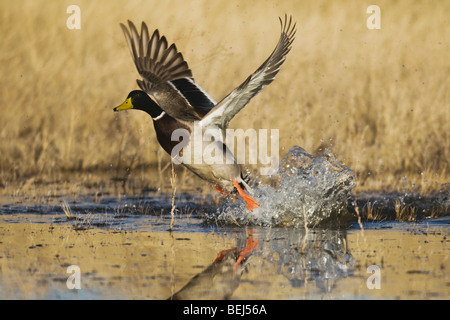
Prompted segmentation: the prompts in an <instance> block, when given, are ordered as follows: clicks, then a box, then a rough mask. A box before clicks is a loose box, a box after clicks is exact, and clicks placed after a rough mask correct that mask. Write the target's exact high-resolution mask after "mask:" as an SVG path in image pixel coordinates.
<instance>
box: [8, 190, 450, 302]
mask: <svg viewBox="0 0 450 320" xmlns="http://www.w3.org/2000/svg"><path fill="white" fill-rule="evenodd" d="M167 198H170V196H169V195H160V196H159V197H155V198H152V199H151V201H150V200H148V199H147V200H144V199H140V198H121V199H117V198H115V199H114V198H103V199H101V200H100V201H99V200H98V199H97V201H96V202H95V201H93V200H89V199H84V200H77V201H74V202H69V206H70V208H71V210H72V214H73V216H74V217H75V219H72V220H68V219H67V217H66V215H65V214H64V213H63V212H62V209H61V207H60V206H51V205H47V206H45V205H32V204H28V205H24V204H23V203H17V204H9V205H3V206H2V207H1V209H0V239H1V240H0V263H1V264H0V266H1V273H0V298H1V299H15V298H28V299H86V298H88V299H111V298H114V299H167V298H170V297H173V298H180V299H197V298H201V299H225V298H230V299H378V298H387V299H449V298H450V272H449V270H450V269H449V268H450V259H449V257H450V251H449V250H450V246H449V244H450V243H449V241H450V217H448V216H446V217H441V218H436V219H423V220H421V221H420V222H414V223H409V222H395V221H382V222H372V223H369V222H364V223H362V224H361V225H362V227H363V229H362V230H361V228H360V224H358V222H356V221H353V222H350V223H348V225H347V227H346V228H341V229H333V228H326V229H324V228H307V229H304V228H302V229H300V228H292V227H291V228H287V227H261V226H247V227H244V226H241V227H238V226H236V225H234V226H233V225H223V224H219V223H211V222H210V223H205V219H204V217H205V216H207V215H210V214H212V213H215V212H217V210H219V209H217V208H215V207H214V206H212V205H206V204H205V205H203V207H198V206H197V207H196V206H195V204H196V202H197V201H198V199H195V198H192V197H190V196H188V195H186V197H184V198H183V197H181V196H180V201H178V204H179V206H180V208H184V209H183V210H182V212H181V213H180V212H178V213H177V214H176V215H175V219H174V228H173V232H169V231H168V230H169V226H170V222H171V216H170V213H169V212H170V208H169V206H168V205H167V203H170V201H167ZM181 198H182V199H181ZM246 247H247V248H249V247H250V248H251V249H252V250H250V251H249V252H248V253H247V254H246V255H244V256H243V258H244V259H243V260H242V262H241V263H239V264H237V265H236V261H237V260H238V258H239V254H240V253H241V252H242V251H243V250H245V248H246ZM219 256H221V257H222V258H220V259H219V258H218V257H219ZM71 265H75V266H78V267H79V268H80V282H81V289H69V288H68V286H67V280H68V277H69V276H70V275H71V274H69V273H67V268H68V267H69V266H71ZM371 266H372V267H371ZM373 266H374V267H373ZM376 272H379V273H378V274H377V273H376ZM371 276H372V278H370V280H369V282H370V283H369V284H368V279H369V277H371ZM377 284H379V289H377V288H376V285H377Z"/></svg>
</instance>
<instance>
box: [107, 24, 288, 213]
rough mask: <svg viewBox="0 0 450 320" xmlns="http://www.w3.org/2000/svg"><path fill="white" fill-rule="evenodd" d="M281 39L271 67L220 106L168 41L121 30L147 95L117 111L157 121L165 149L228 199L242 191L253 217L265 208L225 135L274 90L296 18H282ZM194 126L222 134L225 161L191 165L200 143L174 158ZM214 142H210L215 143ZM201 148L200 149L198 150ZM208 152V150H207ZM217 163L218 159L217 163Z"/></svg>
mask: <svg viewBox="0 0 450 320" xmlns="http://www.w3.org/2000/svg"><path fill="white" fill-rule="evenodd" d="M280 23H281V36H280V39H279V41H278V43H277V45H276V47H275V49H274V50H273V52H272V53H271V55H270V56H269V57H268V58H267V60H266V61H264V63H263V64H262V65H261V66H260V67H259V68H258V69H257V70H256V71H255V72H254V73H252V74H251V75H250V76H249V77H248V78H247V79H245V81H244V82H243V83H241V84H240V85H239V86H238V87H237V88H235V89H234V90H233V91H231V92H230V93H229V94H228V95H226V96H225V97H224V98H223V99H222V100H221V101H219V102H216V101H215V100H214V99H212V98H211V97H210V96H209V95H208V94H207V93H206V91H205V90H203V89H202V88H201V87H200V86H199V85H198V84H197V83H195V81H194V79H193V76H192V71H191V70H190V69H189V67H188V64H187V62H186V61H185V60H184V59H183V55H182V54H181V53H180V52H178V50H177V48H176V46H175V44H171V45H170V46H169V45H168V42H167V40H166V38H165V37H164V36H162V37H161V36H160V34H159V31H158V30H155V31H154V32H153V34H152V36H151V37H150V34H149V32H148V28H147V25H146V24H145V23H144V22H143V23H142V26H141V32H140V33H139V32H138V30H137V28H136V26H135V25H134V24H133V23H132V22H131V21H128V28H127V27H126V26H125V25H123V24H120V26H121V28H122V30H123V32H124V35H125V39H126V41H127V44H128V47H129V49H130V52H131V55H132V57H133V60H134V63H135V65H136V68H137V70H138V72H139V74H140V76H141V77H142V79H138V80H137V83H138V85H139V87H140V88H141V90H133V91H131V92H130V93H129V95H128V96H127V98H126V100H125V101H124V102H123V103H122V104H121V105H120V106H118V107H116V108H114V111H123V110H129V109H136V110H142V111H145V112H146V113H148V114H149V115H150V116H151V117H152V118H153V125H154V127H155V132H156V137H157V140H158V142H159V144H160V145H161V147H162V148H163V149H164V150H165V151H166V152H167V153H168V154H170V155H171V156H172V159H173V160H175V158H177V160H178V161H179V163H180V162H181V163H182V164H183V165H184V166H185V167H187V168H188V169H189V170H191V171H192V172H194V173H195V174H196V175H197V176H199V177H200V178H202V179H204V180H206V181H209V182H211V183H213V184H214V185H215V187H216V189H217V190H218V191H219V192H221V193H223V194H226V195H230V194H234V193H236V191H237V192H238V193H239V195H240V196H241V197H242V198H243V199H244V200H245V202H246V206H247V209H248V210H250V211H252V210H254V209H255V208H257V207H259V203H258V202H257V201H256V200H255V199H254V198H253V197H252V196H251V195H253V191H252V189H251V188H250V186H249V185H248V184H247V182H246V181H245V179H244V178H243V176H242V171H241V168H240V166H239V165H238V164H237V161H236V159H235V157H234V155H233V153H232V152H231V151H230V150H229V149H228V147H227V146H226V144H225V142H224V137H225V130H226V128H227V127H228V124H229V122H230V121H231V119H233V117H234V116H235V115H236V114H237V113H238V112H239V111H240V110H241V109H242V108H244V107H245V106H246V105H247V104H248V103H249V101H250V99H251V98H253V97H254V96H255V95H257V94H258V93H259V92H260V91H261V90H262V88H263V87H264V86H266V85H268V84H270V83H271V82H272V81H273V80H274V79H275V76H276V74H277V73H278V71H279V70H280V67H281V65H282V64H283V62H284V60H285V59H286V55H287V53H288V52H289V51H290V49H291V45H292V42H293V41H294V36H295V32H296V29H295V26H296V24H295V23H293V22H292V17H289V18H288V17H287V15H286V16H285V17H284V20H282V19H281V18H280ZM194 126H199V128H201V129H202V130H203V132H206V131H208V132H219V133H220V134H215V135H213V136H212V138H211V140H212V142H211V143H213V144H215V145H216V147H217V148H216V149H215V150H218V151H219V152H220V153H221V155H220V156H221V157H222V160H223V161H208V159H203V161H201V162H200V163H198V162H196V161H189V160H190V159H186V156H187V152H183V150H191V149H190V148H191V147H192V146H193V145H194V143H195V141H194V140H195V139H192V138H191V139H188V141H184V140H183V143H184V144H185V145H184V147H183V150H182V151H181V152H180V153H179V154H176V155H174V154H173V150H175V147H177V145H178V144H179V143H180V140H177V139H173V133H174V131H175V130H177V129H182V130H185V132H188V133H190V134H191V133H192V132H193V130H194ZM211 140H210V141H211ZM194 147H195V146H194ZM202 148H205V146H203V147H202ZM214 158H215V159H217V156H216V155H215V157H214Z"/></svg>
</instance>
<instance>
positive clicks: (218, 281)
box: [170, 231, 259, 300]
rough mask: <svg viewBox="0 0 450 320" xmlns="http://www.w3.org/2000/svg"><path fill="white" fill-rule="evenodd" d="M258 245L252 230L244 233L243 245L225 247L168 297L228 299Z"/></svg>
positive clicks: (174, 298)
mask: <svg viewBox="0 0 450 320" xmlns="http://www.w3.org/2000/svg"><path fill="white" fill-rule="evenodd" d="M258 247H259V241H258V239H257V237H255V236H254V233H253V232H252V231H250V232H248V233H246V241H245V247H242V246H241V245H240V244H238V246H237V247H235V248H231V249H225V250H222V251H221V252H219V254H218V255H217V257H216V259H215V260H214V262H213V263H212V264H211V265H209V266H208V267H207V268H206V269H205V270H203V271H202V272H201V273H199V274H197V275H196V276H195V277H193V278H192V279H191V280H190V281H189V282H188V283H187V284H186V285H185V286H184V287H183V288H182V289H181V290H180V291H178V292H177V293H175V294H174V295H173V296H172V297H170V299H172V300H184V299H211V300H212V299H216V300H217V299H228V298H230V297H231V295H232V294H233V292H234V291H235V290H236V288H237V287H238V286H239V283H240V279H241V276H242V274H243V272H244V271H245V270H246V267H247V265H248V258H249V257H250V256H251V255H252V254H253V252H254V251H255V250H257V249H258Z"/></svg>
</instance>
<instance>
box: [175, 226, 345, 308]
mask: <svg viewBox="0 0 450 320" xmlns="http://www.w3.org/2000/svg"><path fill="white" fill-rule="evenodd" d="M234 236H235V237H236V243H237V246H236V247H235V248H231V249H226V250H223V251H221V252H219V253H218V255H217V258H216V259H215V260H214V261H213V262H212V264H211V265H209V266H208V267H207V268H206V269H205V270H203V271H202V272H201V273H199V274H197V275H196V276H194V277H193V278H192V279H191V280H190V281H189V282H188V283H187V284H186V285H185V286H184V287H183V288H182V289H181V290H179V291H178V292H177V293H175V294H174V295H173V296H171V297H170V298H169V299H215V300H218V299H229V298H232V295H233V293H234V292H235V290H236V289H237V288H238V287H239V285H240V283H241V282H242V281H243V279H242V278H243V276H244V278H245V275H244V273H245V272H249V273H251V272H252V273H254V274H253V277H252V278H255V277H254V275H255V274H256V275H257V276H256V277H260V278H261V280H267V278H268V277H271V276H273V272H274V270H276V271H275V273H276V274H278V275H282V276H283V277H284V278H285V279H286V283H287V284H289V285H290V286H291V287H293V288H301V287H304V286H305V285H306V284H308V285H311V284H313V286H314V287H316V288H318V289H320V291H321V292H323V293H326V292H331V291H332V289H333V287H334V285H335V284H336V282H337V281H339V280H340V279H342V278H345V277H347V276H349V275H350V273H351V270H352V269H351V266H352V265H353V257H352V255H351V253H350V250H349V248H348V246H347V233H346V231H345V230H322V229H309V230H304V229H302V230H299V229H262V228H259V229H247V230H246V232H240V233H236V234H234ZM256 257H259V259H257V258H256ZM268 272H270V273H269V274H267V273H268ZM253 285H255V286H258V284H257V283H256V282H255V283H253Z"/></svg>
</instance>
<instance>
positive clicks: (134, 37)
mask: <svg viewBox="0 0 450 320" xmlns="http://www.w3.org/2000/svg"><path fill="white" fill-rule="evenodd" d="M120 26H121V28H122V30H123V33H124V35H125V39H126V41H127V44H128V47H129V49H130V52H131V56H132V57H133V60H134V63H135V65H136V68H137V70H138V72H139V74H140V75H141V77H142V80H139V79H138V80H137V83H138V85H139V87H140V88H141V89H142V90H144V91H145V92H147V93H148V94H150V95H152V96H153V97H154V98H155V99H156V101H157V102H158V104H159V105H160V107H161V108H162V109H163V110H164V111H166V112H167V113H168V114H169V115H171V116H172V117H174V118H176V119H179V120H187V121H192V120H199V119H200V118H201V117H202V116H204V115H205V114H206V113H208V112H209V111H210V110H211V109H212V108H213V107H214V106H215V105H216V102H215V101H214V100H213V99H212V98H211V97H210V96H209V95H208V94H207V93H206V92H205V91H204V90H203V89H202V88H201V87H200V86H199V85H197V84H196V83H195V82H194V79H193V78H192V71H191V70H190V69H189V66H188V64H187V62H186V61H185V60H184V58H183V55H182V54H181V52H178V50H177V47H176V46H175V44H171V45H170V46H169V45H168V43H167V40H166V37H164V36H162V37H161V36H160V34H159V31H158V30H155V31H154V32H153V34H152V36H151V37H150V36H149V32H148V28H147V25H146V24H145V23H144V22H142V26H141V33H140V34H139V32H138V30H137V28H136V27H135V25H134V24H133V22H131V21H128V28H127V27H126V26H125V25H123V24H120Z"/></svg>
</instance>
